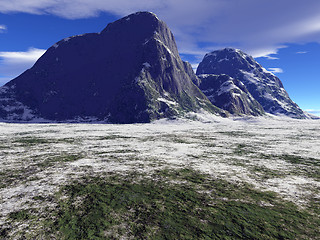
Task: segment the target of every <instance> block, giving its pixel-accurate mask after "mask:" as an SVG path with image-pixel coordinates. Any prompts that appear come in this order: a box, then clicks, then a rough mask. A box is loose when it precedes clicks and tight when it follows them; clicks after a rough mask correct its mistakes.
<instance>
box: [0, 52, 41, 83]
mask: <svg viewBox="0 0 320 240" xmlns="http://www.w3.org/2000/svg"><path fill="white" fill-rule="evenodd" d="M44 52H45V50H43V49H37V48H30V49H28V50H27V51H25V52H0V73H1V76H0V84H1V85H2V84H4V83H6V82H7V81H9V80H11V79H13V78H14V77H17V76H18V75H19V74H21V73H22V72H23V71H25V70H26V69H28V68H30V67H32V65H33V64H34V63H35V62H36V61H37V60H38V59H39V57H41V55H42V54H43V53H44Z"/></svg>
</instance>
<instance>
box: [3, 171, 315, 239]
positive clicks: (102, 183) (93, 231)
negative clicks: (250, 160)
mask: <svg viewBox="0 0 320 240" xmlns="http://www.w3.org/2000/svg"><path fill="white" fill-rule="evenodd" d="M56 202H57V207H56V209H54V210H51V212H48V213H46V214H42V215H43V216H44V215H46V216H47V217H46V218H45V219H43V218H41V219H40V218H39V217H38V216H37V213H36V210H35V209H31V210H21V211H20V212H14V213H12V214H10V216H9V219H10V221H11V222H12V225H14V223H16V222H23V221H29V222H31V223H32V224H31V225H35V224H36V225H37V226H36V227H34V231H32V232H30V231H25V232H18V233H16V234H15V236H8V235H6V231H4V230H2V232H1V234H2V236H1V237H4V239H6V238H11V237H12V238H15V239H16V238H17V239H19V238H20V239H25V238H27V239H120V238H123V239H317V237H318V236H319V234H320V232H319V230H318V226H320V220H319V217H317V216H316V214H314V213H312V212H308V211H307V210H301V209H298V208H297V207H296V205H294V204H293V203H291V202H286V201H283V200H282V199H280V198H278V196H277V195H276V194H275V193H272V192H260V191H257V190H254V189H252V188H251V187H250V186H249V185H244V184H235V183H230V182H228V181H225V180H220V179H214V178H213V177H210V176H209V175H205V174H201V173H199V172H197V171H194V170H192V169H178V170H170V169H165V170H159V171H156V172H154V174H153V175H151V176H146V175H143V174H140V173H137V172H131V173H129V174H127V175H125V176H123V175H119V174H112V175H104V176H97V177H89V176H87V177H83V178H82V179H80V180H77V181H74V182H72V183H71V184H68V185H66V186H64V187H62V188H61V190H60V191H59V192H58V193H57V194H56Z"/></svg>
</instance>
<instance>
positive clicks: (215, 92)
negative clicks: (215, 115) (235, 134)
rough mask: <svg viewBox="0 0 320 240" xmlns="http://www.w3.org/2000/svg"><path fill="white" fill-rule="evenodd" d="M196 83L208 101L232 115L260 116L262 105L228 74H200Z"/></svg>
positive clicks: (262, 111)
mask: <svg viewBox="0 0 320 240" xmlns="http://www.w3.org/2000/svg"><path fill="white" fill-rule="evenodd" d="M198 77H199V79H200V81H199V82H198V83H197V82H196V84H197V85H198V87H199V88H200V90H201V91H202V92H203V93H204V94H205V95H206V96H207V98H208V99H209V100H210V102H211V103H212V104H213V105H215V106H217V107H219V108H221V109H224V110H226V111H228V112H229V113H231V114H234V115H252V116H261V115H263V114H264V110H263V108H262V106H261V105H260V104H259V103H258V102H257V101H256V100H255V99H254V98H253V97H252V95H251V94H250V92H249V91H248V89H247V88H246V87H245V85H244V84H243V83H242V82H241V81H239V80H237V79H234V78H232V77H230V76H228V75H225V74H221V75H214V74H202V75H198Z"/></svg>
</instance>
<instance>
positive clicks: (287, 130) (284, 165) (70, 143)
mask: <svg viewBox="0 0 320 240" xmlns="http://www.w3.org/2000/svg"><path fill="white" fill-rule="evenodd" d="M188 118H189V119H188ZM188 118H187V119H179V120H164V119H162V120H159V121H155V122H153V123H150V124H130V125H129V124H126V125H112V124H9V123H0V173H1V174H0V209H1V211H0V226H1V225H2V224H5V222H6V218H7V216H8V214H9V213H11V212H14V211H18V210H21V209H26V208H35V207H36V208H40V209H41V208H45V207H48V206H50V204H54V203H50V201H47V202H46V201H38V200H37V197H42V198H48V197H50V196H53V195H54V194H55V193H56V192H57V191H58V190H59V188H60V187H61V186H62V185H65V184H66V183H68V182H70V181H72V180H74V179H77V178H80V177H82V176H84V175H92V176H96V175H99V174H102V173H103V174H108V173H111V172H112V173H114V172H118V173H119V174H126V173H127V172H129V171H140V172H144V173H147V174H148V173H150V174H151V173H154V171H155V170H159V169H164V168H186V167H188V168H189V167H191V168H194V169H196V170H199V171H202V172H204V173H208V174H211V175H212V176H214V177H216V178H222V179H226V180H228V181H232V182H244V183H248V184H252V185H253V186H254V187H255V188H257V189H260V190H263V191H274V192H276V193H278V194H279V195H280V196H282V197H283V198H284V199H287V200H291V201H292V202H294V203H296V204H298V205H299V206H301V207H303V206H305V205H306V204H308V201H309V199H320V196H319V190H320V181H319V179H320V176H319V168H320V121H319V120H296V119H290V118H281V117H271V116H266V117H256V118H253V117H252V118H251V117H247V118H220V117H217V116H213V115H208V114H205V113H193V114H191V113H190V114H189V115H188ZM190 119H193V120H190ZM194 119H196V120H194Z"/></svg>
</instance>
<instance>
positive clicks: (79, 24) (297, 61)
mask: <svg viewBox="0 0 320 240" xmlns="http://www.w3.org/2000/svg"><path fill="white" fill-rule="evenodd" d="M319 9H320V1H318V0H309V1H308V4H306V2H304V1H300V0H299V1H298V0H282V1H279V0H261V1H256V0H228V1H226V0H197V1H194V0H91V1H86V0H73V1H71V0H32V1H25V0H1V1H0V85H2V84H4V83H5V82H7V81H9V80H11V79H13V78H14V77H16V76H17V75H19V74H20V73H22V72H23V71H24V70H26V69H27V68H30V67H31V66H32V65H33V64H34V62H35V61H36V60H37V58H38V57H39V56H41V54H43V52H44V51H45V49H47V48H49V47H50V46H52V45H53V44H54V43H55V42H57V41H59V40H61V39H63V38H65V37H69V36H72V35H77V34H82V33H87V32H99V31H101V30H102V29H103V28H105V27H106V25H107V24H108V23H109V22H112V21H115V20H117V19H119V18H120V17H123V16H125V15H127V14H130V13H133V12H136V11H152V12H154V13H156V14H157V15H158V16H159V17H160V18H161V19H162V20H164V21H165V22H166V23H167V24H168V25H169V27H170V28H171V30H172V32H173V33H174V35H175V38H176V41H177V44H178V48H179V51H180V54H181V57H182V58H183V59H184V60H187V61H189V62H191V64H192V65H193V67H194V68H195V67H196V66H197V64H198V63H199V62H200V61H201V60H202V58H203V56H204V54H205V53H207V52H210V51H213V50H216V49H220V48H223V47H235V48H239V49H241V50H243V51H244V52H246V53H248V54H250V55H252V56H253V57H255V58H256V59H257V61H258V62H259V63H261V64H262V65H263V66H264V67H265V68H266V69H268V70H270V71H273V72H274V73H275V74H276V75H277V76H278V77H279V78H280V79H281V80H282V82H283V84H284V86H285V88H286V90H287V91H288V93H289V95H290V97H291V98H292V99H293V100H294V101H295V102H296V103H297V104H298V105H299V106H300V107H301V108H302V109H304V110H310V111H311V112H313V113H315V114H318V115H320V94H319V88H320V81H319V80H320V77H319V76H320V66H319V63H320V61H319V56H320V11H319Z"/></svg>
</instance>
